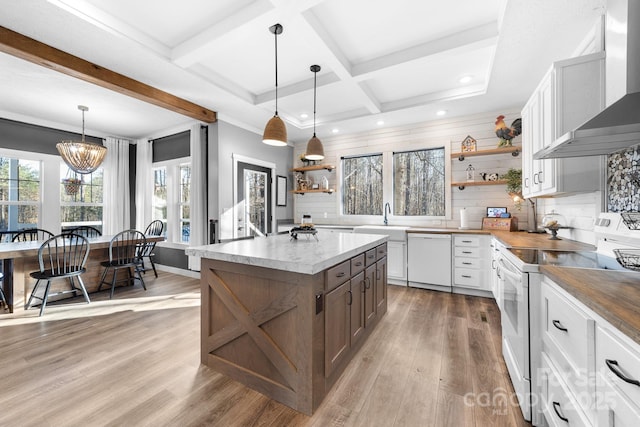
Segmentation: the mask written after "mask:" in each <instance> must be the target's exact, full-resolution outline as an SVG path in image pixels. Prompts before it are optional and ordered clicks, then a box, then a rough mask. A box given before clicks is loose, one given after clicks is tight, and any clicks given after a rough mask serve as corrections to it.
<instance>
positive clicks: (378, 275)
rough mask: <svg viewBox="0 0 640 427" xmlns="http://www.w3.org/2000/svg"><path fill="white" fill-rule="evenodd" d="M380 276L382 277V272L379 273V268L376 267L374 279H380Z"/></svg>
mask: <svg viewBox="0 0 640 427" xmlns="http://www.w3.org/2000/svg"><path fill="white" fill-rule="evenodd" d="M381 277H382V274H381V273H380V269H379V268H377V269H376V280H380V278H381Z"/></svg>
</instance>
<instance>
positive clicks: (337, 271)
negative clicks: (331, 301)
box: [326, 257, 357, 291]
mask: <svg viewBox="0 0 640 427" xmlns="http://www.w3.org/2000/svg"><path fill="white" fill-rule="evenodd" d="M356 258H357V257H356ZM349 278H351V260H347V261H344V262H342V263H340V264H338V265H336V266H335V267H331V268H330V269H328V270H327V279H326V280H327V291H331V290H333V289H335V288H337V287H338V286H339V285H341V284H343V283H344V282H346V281H347V280H349Z"/></svg>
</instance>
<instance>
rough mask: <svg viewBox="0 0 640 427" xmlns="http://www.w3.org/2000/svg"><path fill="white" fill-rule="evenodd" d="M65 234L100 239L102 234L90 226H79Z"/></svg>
mask: <svg viewBox="0 0 640 427" xmlns="http://www.w3.org/2000/svg"><path fill="white" fill-rule="evenodd" d="M66 233H70V234H79V235H80V236H84V237H100V236H102V232H101V231H100V230H98V229H97V228H95V227H91V226H90V225H80V226H78V227H74V228H71V229H69V230H68V231H66Z"/></svg>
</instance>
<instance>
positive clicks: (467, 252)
mask: <svg viewBox="0 0 640 427" xmlns="http://www.w3.org/2000/svg"><path fill="white" fill-rule="evenodd" d="M462 253H463V254H472V253H473V252H471V251H462Z"/></svg>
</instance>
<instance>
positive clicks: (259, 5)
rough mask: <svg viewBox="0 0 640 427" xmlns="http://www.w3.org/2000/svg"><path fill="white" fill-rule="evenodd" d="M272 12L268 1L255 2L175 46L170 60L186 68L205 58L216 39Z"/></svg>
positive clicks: (259, 0)
mask: <svg viewBox="0 0 640 427" xmlns="http://www.w3.org/2000/svg"><path fill="white" fill-rule="evenodd" d="M273 11H274V8H273V6H272V4H271V2H270V1H269V0H257V1H255V2H253V3H251V4H249V5H248V6H246V7H244V8H242V9H240V10H238V11H237V12H235V13H232V14H231V15H229V16H227V17H225V18H223V19H221V20H220V21H218V22H217V23H215V24H213V25H211V26H210V27H209V28H207V29H206V30H205V31H203V32H201V33H198V34H197V35H195V36H194V37H192V38H190V39H189V40H186V41H185V42H183V43H181V44H179V45H178V46H175V47H174V48H173V50H172V52H171V60H172V61H173V62H174V63H175V64H177V65H179V66H180V67H182V68H188V67H190V66H191V65H193V64H194V63H196V62H198V61H199V60H201V59H202V58H204V57H207V56H208V54H207V50H208V49H209V48H210V47H211V46H212V45H214V44H215V43H217V42H218V39H220V38H221V37H223V36H225V35H227V34H228V33H229V32H231V31H234V30H238V29H239V28H240V27H243V26H247V25H252V24H253V22H254V21H255V20H256V19H260V18H264V16H265V15H266V14H268V13H269V12H273Z"/></svg>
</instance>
